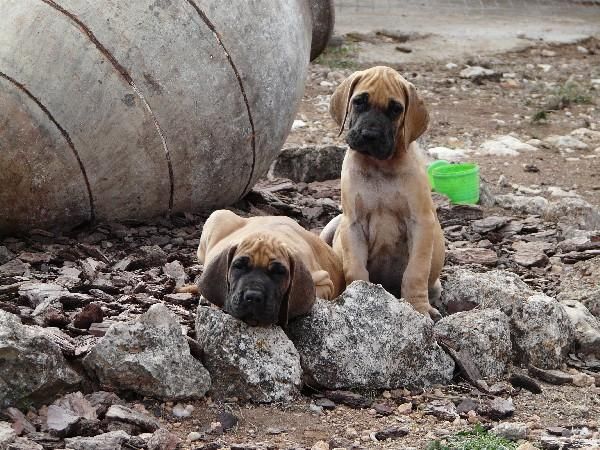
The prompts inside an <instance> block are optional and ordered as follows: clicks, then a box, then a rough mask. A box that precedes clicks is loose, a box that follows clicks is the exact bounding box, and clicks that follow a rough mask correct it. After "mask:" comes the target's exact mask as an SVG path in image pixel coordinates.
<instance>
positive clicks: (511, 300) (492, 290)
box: [441, 268, 535, 315]
mask: <svg viewBox="0 0 600 450" xmlns="http://www.w3.org/2000/svg"><path fill="white" fill-rule="evenodd" d="M534 294H535V291H533V290H532V289H531V288H530V287H529V286H527V285H526V284H525V283H524V282H523V281H522V280H521V279H520V278H519V277H518V276H517V275H516V274H514V273H512V272H507V271H504V270H489V271H487V272H484V273H479V272H473V271H471V270H468V269H460V268H458V269H457V268H453V269H451V270H448V272H447V276H446V281H445V282H444V283H443V290H442V295H441V302H442V306H443V308H445V309H446V310H447V311H448V313H450V314H453V313H456V312H460V311H469V310H471V309H473V308H475V307H479V308H482V309H487V308H495V309H499V310H501V311H502V312H504V313H505V314H507V315H510V314H511V313H512V310H513V307H514V305H515V304H518V303H520V302H523V301H524V300H525V299H526V298H527V297H529V296H531V295H534Z"/></svg>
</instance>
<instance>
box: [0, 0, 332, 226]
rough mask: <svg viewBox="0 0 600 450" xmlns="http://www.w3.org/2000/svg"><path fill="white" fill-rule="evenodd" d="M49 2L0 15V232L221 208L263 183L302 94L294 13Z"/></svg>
mask: <svg viewBox="0 0 600 450" xmlns="http://www.w3.org/2000/svg"><path fill="white" fill-rule="evenodd" d="M59 3H60V7H59V6H55V5H54V2H40V1H37V0H7V1H6V2H4V3H3V6H2V15H1V16H0V42H1V45H0V66H1V67H4V68H6V69H3V70H4V71H5V73H6V75H5V76H2V77H0V123H2V124H3V132H2V134H1V135H0V147H1V148H2V149H4V151H2V152H0V185H1V186H3V189H1V190H0V233H6V232H10V231H15V230H19V229H21V230H22V229H27V228H32V227H41V226H44V227H49V226H54V225H62V226H65V227H73V226H76V225H77V224H80V223H82V222H83V221H86V220H88V219H93V218H94V217H96V218H98V219H122V218H136V217H149V216H154V215H157V214H161V213H164V212H166V211H169V210H172V211H188V210H194V209H200V208H204V209H206V208H214V207H218V206H225V205H228V204H231V203H233V202H235V201H236V200H238V199H239V198H240V197H241V196H242V195H243V194H244V193H245V192H247V191H248V190H249V188H250V187H251V186H252V185H253V184H254V182H256V180H258V179H259V178H260V177H261V176H262V175H264V174H265V172H266V171H267V169H268V168H269V165H270V163H271V162H272V160H273V158H274V157H275V156H276V155H277V153H278V152H279V150H280V148H281V145H282V144H283V142H284V141H285V138H286V136H287V134H288V132H289V130H290V126H291V124H292V121H293V119H294V114H295V112H296V110H297V107H298V104H299V102H300V100H301V98H302V93H303V90H304V84H305V80H306V74H307V68H308V61H309V55H310V51H311V36H312V34H313V30H312V28H313V27H312V25H311V22H312V21H311V11H310V7H309V3H308V2H307V1H306V0H272V1H269V2H261V1H250V2H246V1H244V2H233V3H224V2H222V1H219V0H202V1H199V0H190V1H166V0H165V1H156V0H139V1H127V2H116V1H111V2H97V1H93V0H85V1H81V0H77V1H75V0H63V1H61V2H59ZM327 16H328V15H327V14H318V13H316V14H315V18H318V20H316V21H315V24H316V25H318V24H319V21H325V22H327ZM330 26H331V24H328V25H326V27H325V28H326V29H327V28H328V27H330ZM38 32H41V33H43V35H44V37H45V39H44V41H45V45H44V46H43V48H41V47H40V45H39V41H38V39H37V38H36V36H37V34H38ZM322 34H323V33H322V32H321V33H315V35H319V36H320V35H322ZM326 35H327V32H326V33H325V37H324V38H319V39H321V41H325V39H326ZM319 47H322V44H321V45H320V46H319ZM315 51H316V52H317V53H318V51H317V50H315ZM315 54H316V53H315ZM56 61H62V63H61V64H56ZM257 61H260V63H257Z"/></svg>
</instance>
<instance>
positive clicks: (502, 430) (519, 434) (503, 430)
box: [492, 422, 529, 441]
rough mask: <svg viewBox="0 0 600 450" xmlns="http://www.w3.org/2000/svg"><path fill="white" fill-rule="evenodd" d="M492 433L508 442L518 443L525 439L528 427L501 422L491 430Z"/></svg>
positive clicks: (519, 423) (520, 423)
mask: <svg viewBox="0 0 600 450" xmlns="http://www.w3.org/2000/svg"><path fill="white" fill-rule="evenodd" d="M492 431H493V432H494V433H495V434H497V435H498V436H501V437H503V438H505V439H508V440H509V441H518V440H521V439H526V438H527V434H528V432H529V427H528V426H527V424H525V423H522V422H503V423H499V424H498V425H496V426H495V427H494V428H492Z"/></svg>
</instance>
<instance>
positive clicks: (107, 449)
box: [65, 430, 130, 450]
mask: <svg viewBox="0 0 600 450" xmlns="http://www.w3.org/2000/svg"><path fill="white" fill-rule="evenodd" d="M129 439H130V436H129V435H128V434H127V433H125V432H124V431H121V430H119V431H110V432H108V433H104V434H99V435H98V436H93V437H72V438H67V439H65V445H66V447H67V448H69V449H72V450H92V449H93V450H121V449H123V444H124V443H126V442H127V441H128V440H129Z"/></svg>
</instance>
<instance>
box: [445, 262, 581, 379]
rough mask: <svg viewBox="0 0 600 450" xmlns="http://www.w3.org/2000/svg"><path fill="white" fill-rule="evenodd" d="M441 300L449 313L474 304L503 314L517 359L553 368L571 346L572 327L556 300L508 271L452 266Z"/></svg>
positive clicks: (524, 362) (464, 309) (466, 308)
mask: <svg viewBox="0 0 600 450" xmlns="http://www.w3.org/2000/svg"><path fill="white" fill-rule="evenodd" d="M441 300H442V304H443V305H444V306H445V307H446V309H447V310H448V312H450V313H452V312H456V311H467V310H470V309H473V308H475V307H478V308H479V309H490V308H493V309H499V310H500V311H502V312H503V313H504V314H506V315H507V316H508V317H509V319H510V333H511V340H512V344H513V358H514V360H515V361H516V362H517V363H520V364H525V365H526V364H533V365H535V366H538V367H541V368H545V369H551V368H557V367H559V366H560V365H561V364H562V362H563V358H564V356H565V354H566V353H567V352H568V351H569V350H570V348H571V347H572V344H573V339H574V335H573V327H572V326H571V323H570V321H569V319H568V317H567V315H566V313H565V312H564V310H563V308H562V307H561V306H560V304H559V303H558V302H557V301H556V300H555V299H553V298H551V297H548V296H545V295H543V294H538V293H536V292H535V291H533V290H532V289H531V288H530V287H529V286H527V285H526V284H525V283H524V282H523V281H521V280H520V279H519V277H518V276H517V275H515V274H513V273H511V272H507V271H502V270H490V271H488V272H485V273H477V272H472V271H470V270H467V269H453V270H451V271H448V272H447V275H446V281H445V283H444V284H443V291H442V297H441Z"/></svg>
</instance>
